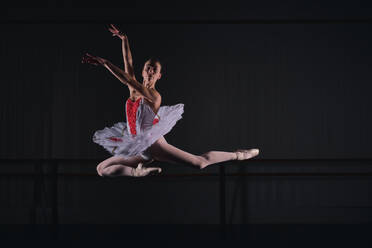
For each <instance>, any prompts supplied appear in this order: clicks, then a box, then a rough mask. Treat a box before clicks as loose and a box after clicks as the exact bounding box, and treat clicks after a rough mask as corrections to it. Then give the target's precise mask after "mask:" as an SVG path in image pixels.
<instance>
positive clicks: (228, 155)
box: [150, 137, 237, 169]
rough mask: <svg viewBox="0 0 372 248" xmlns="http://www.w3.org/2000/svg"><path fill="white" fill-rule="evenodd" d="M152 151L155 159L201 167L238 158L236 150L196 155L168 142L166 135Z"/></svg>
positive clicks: (154, 145)
mask: <svg viewBox="0 0 372 248" xmlns="http://www.w3.org/2000/svg"><path fill="white" fill-rule="evenodd" d="M150 152H151V154H152V156H153V157H154V159H155V160H158V161H164V162H169V163H176V164H185V163H186V164H191V165H193V166H195V167H197V168H200V169H204V168H205V167H207V166H208V165H211V164H216V163H220V162H224V161H229V160H235V159H237V154H236V153H235V152H224V151H209V152H206V153H204V154H202V155H194V154H191V153H188V152H185V151H182V150H181V149H178V148H177V147H175V146H172V145H171V144H168V142H167V141H166V140H165V139H164V137H162V138H160V139H159V140H157V141H156V142H155V143H154V144H153V145H152V146H151V148H150Z"/></svg>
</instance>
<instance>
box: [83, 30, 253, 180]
mask: <svg viewBox="0 0 372 248" xmlns="http://www.w3.org/2000/svg"><path fill="white" fill-rule="evenodd" d="M109 31H110V32H111V33H112V35H113V36H117V37H119V38H120V39H121V41H122V52H123V58H124V70H122V69H120V68H118V67H117V66H115V65H113V64H112V63H111V62H110V61H108V60H106V59H103V58H101V57H98V56H93V55H90V54H88V53H87V54H86V55H85V56H84V57H83V60H82V63H90V64H93V65H102V66H104V67H105V68H106V69H108V70H109V71H110V72H111V73H112V74H113V75H114V76H115V77H116V78H117V79H119V80H120V82H122V83H123V84H125V85H127V86H128V88H129V92H130V96H129V98H128V100H127V101H126V106H125V107H126V117H127V123H125V122H119V123H116V124H115V125H114V126H112V127H110V128H107V127H106V128H104V129H103V130H99V131H96V132H95V134H94V136H93V141H94V142H96V143H98V144H100V145H102V146H103V147H104V148H105V149H106V150H107V151H109V152H110V153H111V154H112V155H113V156H112V157H110V158H108V159H106V160H104V161H102V162H101V163H99V164H98V166H97V172H98V174H99V175H100V176H107V177H116V176H134V177H139V176H146V175H148V174H149V173H150V172H152V171H154V172H158V173H160V172H161V168H159V167H149V168H146V167H144V166H143V165H146V164H149V163H151V162H153V161H154V160H157V161H165V162H169V163H175V164H180V163H181V164H190V165H192V166H194V167H195V168H198V169H203V168H205V167H207V166H208V165H211V164H215V163H220V162H224V161H229V160H245V159H250V158H252V157H254V156H257V155H258V153H259V150H258V149H249V150H237V151H235V152H224V151H209V152H206V153H204V154H201V155H194V154H191V153H188V152H185V151H182V150H180V149H178V148H177V147H174V146H172V145H171V144H168V143H167V141H166V140H165V138H164V137H163V136H164V135H165V134H166V133H168V132H169V131H170V130H171V129H172V128H173V126H174V125H175V124H176V122H177V121H178V120H179V119H181V118H182V113H183V106H184V105H183V104H176V105H173V106H161V107H160V105H161V95H160V94H159V92H158V91H157V90H156V89H155V85H156V82H157V81H158V80H159V79H160V78H161V76H162V74H161V63H160V62H159V61H158V60H156V59H153V58H152V59H149V60H148V61H146V63H145V65H144V67H143V70H142V77H143V82H142V84H141V83H139V82H138V81H137V79H136V77H135V75H134V70H133V60H132V54H131V51H130V48H129V42H128V38H127V36H126V35H125V34H123V33H121V32H120V31H119V29H117V28H116V27H115V26H114V25H112V24H111V27H110V28H109Z"/></svg>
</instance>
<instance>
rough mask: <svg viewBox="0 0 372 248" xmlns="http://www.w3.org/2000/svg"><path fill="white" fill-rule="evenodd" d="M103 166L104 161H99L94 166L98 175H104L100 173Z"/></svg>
mask: <svg viewBox="0 0 372 248" xmlns="http://www.w3.org/2000/svg"><path fill="white" fill-rule="evenodd" d="M104 166H105V163H103V162H101V163H99V164H98V165H97V167H96V170H97V173H98V175H100V176H101V177H103V176H104V175H103V174H102V171H103V168H104Z"/></svg>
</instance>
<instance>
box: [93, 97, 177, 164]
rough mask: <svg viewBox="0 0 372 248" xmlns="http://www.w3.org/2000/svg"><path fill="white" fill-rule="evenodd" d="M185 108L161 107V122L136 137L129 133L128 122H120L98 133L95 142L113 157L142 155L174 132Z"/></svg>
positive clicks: (174, 106) (95, 135)
mask: <svg viewBox="0 0 372 248" xmlns="http://www.w3.org/2000/svg"><path fill="white" fill-rule="evenodd" d="M183 107H184V105H183V104H182V103H180V104H176V105H172V106H162V107H160V109H159V111H158V115H159V116H160V119H159V122H158V123H156V124H155V125H153V126H152V127H150V128H148V129H146V130H143V131H141V132H139V133H137V134H136V135H132V134H131V133H129V130H128V128H127V124H126V122H118V123H115V124H114V125H113V126H112V127H105V128H104V129H102V130H98V131H96V132H95V133H94V135H93V141H94V142H95V143H97V144H99V145H101V146H103V148H105V149H106V150H107V151H108V152H109V153H111V154H112V155H121V156H124V157H128V156H136V155H141V154H142V153H144V152H145V150H146V149H147V148H149V147H150V146H151V145H152V144H153V143H154V142H155V141H157V140H158V139H159V138H161V137H162V136H164V135H165V134H167V133H168V132H169V131H171V130H172V128H173V127H174V125H176V123H177V121H178V120H180V119H181V118H182V114H183V111H184V110H183Z"/></svg>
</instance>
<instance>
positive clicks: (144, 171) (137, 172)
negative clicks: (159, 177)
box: [132, 163, 161, 177]
mask: <svg viewBox="0 0 372 248" xmlns="http://www.w3.org/2000/svg"><path fill="white" fill-rule="evenodd" d="M142 165H143V164H142V163H139V164H138V166H137V168H133V169H132V176H134V177H144V176H147V175H148V174H150V173H151V172H152V171H155V172H157V173H160V172H161V168H159V167H149V168H146V167H142Z"/></svg>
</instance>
